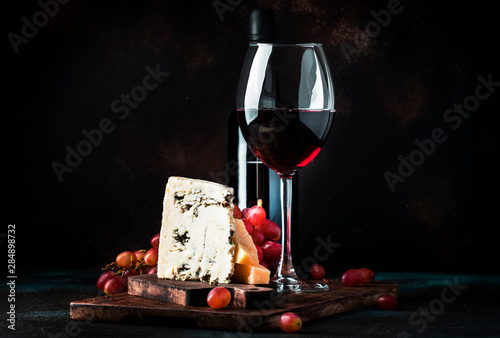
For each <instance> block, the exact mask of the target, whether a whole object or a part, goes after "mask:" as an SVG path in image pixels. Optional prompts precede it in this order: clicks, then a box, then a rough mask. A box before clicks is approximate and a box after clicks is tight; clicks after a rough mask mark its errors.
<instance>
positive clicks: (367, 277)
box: [358, 268, 375, 283]
mask: <svg viewBox="0 0 500 338" xmlns="http://www.w3.org/2000/svg"><path fill="white" fill-rule="evenodd" d="M358 270H359V272H361V283H371V282H373V280H374V279H375V272H373V271H372V270H370V269H367V268H361V269H358Z"/></svg>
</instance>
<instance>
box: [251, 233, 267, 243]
mask: <svg viewBox="0 0 500 338" xmlns="http://www.w3.org/2000/svg"><path fill="white" fill-rule="evenodd" d="M251 236H252V239H253V243H254V244H255V245H261V244H262V243H263V242H264V241H265V238H264V234H263V233H262V232H260V231H259V230H254V231H253V232H252V234H251Z"/></svg>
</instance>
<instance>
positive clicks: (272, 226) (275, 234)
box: [257, 219, 281, 241]
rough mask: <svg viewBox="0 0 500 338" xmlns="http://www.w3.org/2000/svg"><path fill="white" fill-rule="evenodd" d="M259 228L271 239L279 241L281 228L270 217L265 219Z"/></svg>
mask: <svg viewBox="0 0 500 338" xmlns="http://www.w3.org/2000/svg"><path fill="white" fill-rule="evenodd" d="M257 230H259V231H261V232H262V233H263V234H264V237H265V238H266V239H267V240H270V241H277V240H279V239H280V237H281V228H280V226H279V225H278V224H276V223H274V222H273V221H271V220H270V219H266V220H264V223H262V224H261V225H259V226H258V227H257Z"/></svg>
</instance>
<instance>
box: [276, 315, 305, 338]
mask: <svg viewBox="0 0 500 338" xmlns="http://www.w3.org/2000/svg"><path fill="white" fill-rule="evenodd" d="M279 326H280V329H282V330H283V331H285V332H287V333H293V332H297V331H299V330H300V328H301V327H302V318H300V316H299V315H297V314H296V313H293V312H285V313H284V314H282V315H281V316H280V320H279Z"/></svg>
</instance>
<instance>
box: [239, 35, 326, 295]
mask: <svg viewBox="0 0 500 338" xmlns="http://www.w3.org/2000/svg"><path fill="white" fill-rule="evenodd" d="M236 106H237V107H236V108H237V114H238V122H239V125H240V128H241V131H242V134H243V136H244V138H245V140H246V142H247V144H248V146H249V148H250V150H251V151H252V152H253V153H254V154H255V156H257V157H258V158H259V159H260V160H261V161H262V162H263V163H264V164H265V165H266V166H268V167H269V168H271V169H272V170H274V171H275V172H276V173H277V174H278V175H279V177H280V181H281V205H282V225H281V229H282V232H281V233H282V254H281V259H280V263H279V266H278V268H277V271H276V274H275V275H274V277H273V278H272V282H273V283H274V286H275V287H276V290H277V291H278V292H295V293H300V292H313V291H326V290H328V285H326V284H321V283H312V282H309V281H305V280H303V279H301V278H300V277H299V276H298V275H297V273H296V272H295V268H294V266H293V262H292V248H291V233H292V231H291V229H292V224H291V214H292V210H291V206H292V178H293V175H294V173H295V172H296V171H297V170H299V169H300V168H302V167H304V166H306V165H307V164H308V163H309V162H311V161H312V160H313V159H314V158H315V157H316V155H318V153H319V152H320V150H321V147H322V146H323V144H324V142H325V139H326V137H327V135H328V132H329V130H330V127H331V125H332V122H333V116H334V93H333V83H332V79H331V75H330V70H329V67H328V63H327V60H326V57H325V53H324V51H323V46H322V45H321V44H319V43H305V44H273V43H252V44H250V46H249V49H248V51H247V54H246V57H245V60H244V63H243V67H242V70H241V75H240V79H239V84H238V89H237V94H236Z"/></svg>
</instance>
